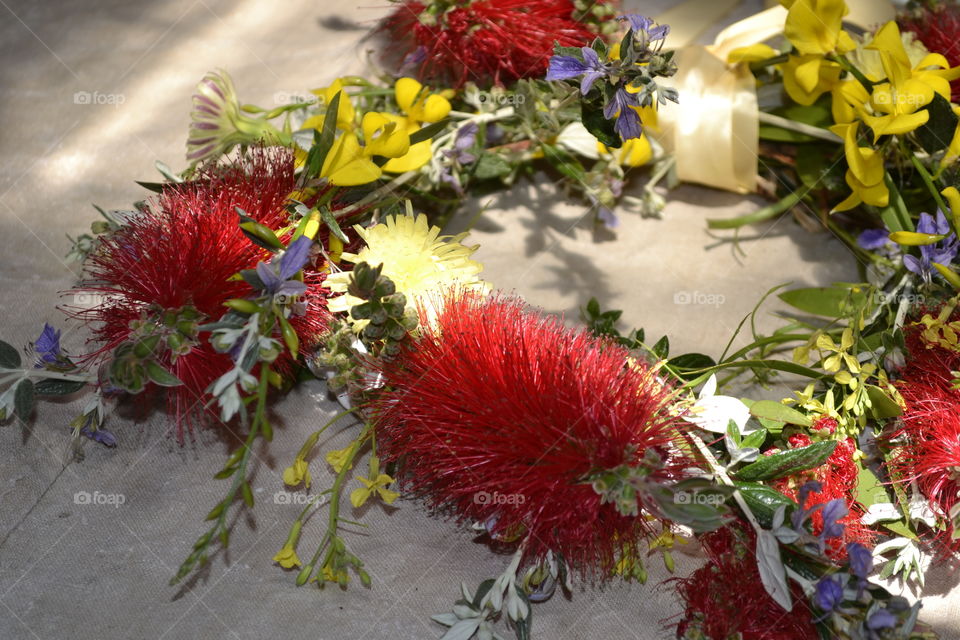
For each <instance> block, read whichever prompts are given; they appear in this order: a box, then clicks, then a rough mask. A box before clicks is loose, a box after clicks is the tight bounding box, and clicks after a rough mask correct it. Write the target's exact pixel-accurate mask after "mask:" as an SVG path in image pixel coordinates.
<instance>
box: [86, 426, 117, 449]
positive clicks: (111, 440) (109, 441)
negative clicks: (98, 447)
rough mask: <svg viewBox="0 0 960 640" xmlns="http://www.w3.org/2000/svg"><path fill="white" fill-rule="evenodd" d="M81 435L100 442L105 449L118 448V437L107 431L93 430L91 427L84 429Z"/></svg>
mask: <svg viewBox="0 0 960 640" xmlns="http://www.w3.org/2000/svg"><path fill="white" fill-rule="evenodd" d="M80 434H81V435H85V436H87V437H88V438H90V439H91V440H93V441H94V442H99V443H100V444H102V445H103V446H105V447H115V446H117V437H116V436H115V435H113V434H112V433H110V432H109V431H107V430H106V429H91V428H90V427H84V428H83V429H80Z"/></svg>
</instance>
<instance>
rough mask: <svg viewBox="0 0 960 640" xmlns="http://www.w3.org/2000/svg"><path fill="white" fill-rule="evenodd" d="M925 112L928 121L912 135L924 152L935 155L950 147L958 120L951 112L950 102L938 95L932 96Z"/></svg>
mask: <svg viewBox="0 0 960 640" xmlns="http://www.w3.org/2000/svg"><path fill="white" fill-rule="evenodd" d="M927 112H928V113H929V114H930V119H929V120H927V122H926V124H924V125H923V126H922V127H920V128H918V129H917V130H916V131H914V135H916V136H917V142H919V143H920V146H921V147H922V148H923V150H924V151H926V152H927V153H936V152H938V151H942V150H944V149H946V148H947V147H949V146H950V143H951V142H952V141H953V134H954V133H955V132H956V130H957V123H958V121H960V118H957V115H956V114H955V113H954V112H953V109H952V108H951V106H950V101H949V100H947V99H946V98H944V97H943V96H941V95H940V94H939V93H935V94H934V95H933V101H932V102H931V103H930V104H928V105H927Z"/></svg>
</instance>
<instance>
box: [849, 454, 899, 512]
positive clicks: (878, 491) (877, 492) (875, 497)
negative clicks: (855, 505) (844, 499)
mask: <svg viewBox="0 0 960 640" xmlns="http://www.w3.org/2000/svg"><path fill="white" fill-rule="evenodd" d="M857 469H858V473H857V489H856V493H855V494H854V499H856V501H857V502H859V503H860V504H861V505H863V507H864V509H869V508H870V507H872V506H873V505H875V504H883V503H885V502H891V500H890V495H889V494H888V493H887V490H886V489H884V487H883V485H882V484H880V480H879V479H878V478H877V475H876V474H875V473H874V472H873V471H872V470H871V469H870V467H865V466H863V461H861V460H858V461H857Z"/></svg>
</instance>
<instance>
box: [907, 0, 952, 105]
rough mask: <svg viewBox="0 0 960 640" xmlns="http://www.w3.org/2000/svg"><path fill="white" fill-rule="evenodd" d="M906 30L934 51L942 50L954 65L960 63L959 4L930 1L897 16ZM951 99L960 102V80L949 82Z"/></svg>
mask: <svg viewBox="0 0 960 640" xmlns="http://www.w3.org/2000/svg"><path fill="white" fill-rule="evenodd" d="M898 22H899V23H900V28H901V30H903V31H904V32H910V33H913V34H914V35H915V36H916V37H917V39H918V40H919V41H920V42H922V43H923V46H925V47H926V48H927V49H928V50H929V51H931V52H932V53H939V54H942V55H943V56H944V57H945V58H946V59H947V62H949V63H950V66H951V67H956V66H957V65H960V48H958V47H957V41H958V40H960V6H957V5H956V3H954V2H931V3H928V6H922V7H920V8H918V9H916V10H914V11H911V12H910V13H908V14H906V15H903V16H901V17H900V19H899V20H898ZM950 90H951V91H950V92H951V94H952V96H951V102H960V80H954V81H953V82H951V83H950Z"/></svg>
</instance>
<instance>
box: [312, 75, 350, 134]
mask: <svg viewBox="0 0 960 640" xmlns="http://www.w3.org/2000/svg"><path fill="white" fill-rule="evenodd" d="M340 92H342V93H340ZM310 93H312V94H313V95H315V96H317V97H318V98H320V101H321V102H323V103H324V104H325V105H328V104H330V101H331V100H333V98H334V96H336V95H337V93H340V106H339V108H338V109H337V126H338V127H340V128H341V129H349V128H351V127H353V125H354V122H353V119H354V117H356V111H355V110H354V108H353V103H352V102H350V96H348V95H347V93H346V91H343V82H342V81H341V80H340V78H337V79H336V80H334V81H333V83H332V84H330V86H329V87H322V88H320V89H314V90H313V91H311V92H310ZM316 117H319V118H320V124H321V126H322V124H323V116H314V118H316ZM309 121H310V120H308V122H309ZM310 126H314V125H310ZM307 127H308V125H307V124H306V123H304V128H307ZM317 128H319V127H317Z"/></svg>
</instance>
